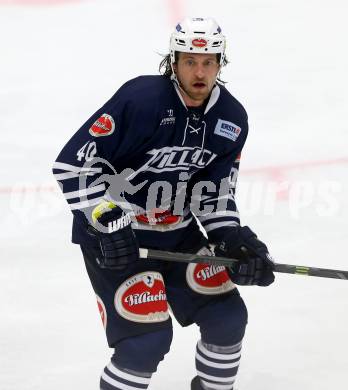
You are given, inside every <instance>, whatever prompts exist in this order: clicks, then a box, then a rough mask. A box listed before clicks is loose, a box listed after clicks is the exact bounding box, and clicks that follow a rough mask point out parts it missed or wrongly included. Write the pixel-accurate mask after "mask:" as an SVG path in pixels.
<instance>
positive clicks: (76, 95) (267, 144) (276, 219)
mask: <svg viewBox="0 0 348 390" xmlns="http://www.w3.org/2000/svg"><path fill="white" fill-rule="evenodd" d="M16 3H21V4H16ZM38 3H41V5H40V4H39V5H38ZM44 3H45V2H44V1H21V2H19V1H18V2H16V1H0V36H1V40H0V58H1V61H0V67H1V71H0V128H1V153H0V161H1V168H0V170H1V184H0V202H1V210H2V211H1V215H2V226H1V263H0V267H1V268H0V293H1V300H0V312H1V321H0V334H1V336H0V388H1V389H3V390H34V389H35V390H46V389H50V390H61V389H83V390H93V389H97V388H98V380H99V379H98V377H99V374H100V371H101V369H102V368H103V366H104V365H105V364H106V363H107V361H108V360H109V357H110V351H109V350H108V349H107V348H106V346H105V340H104V334H103V328H102V325H101V323H100V319H99V318H98V313H97V310H96V303H95V297H94V294H93V292H92V289H91V288H90V285H89V280H88V278H87V275H86V272H85V270H84V266H83V262H82V257H81V254H80V253H79V249H78V247H76V246H73V245H71V244H70V243H69V239H70V223H71V216H70V212H69V210H68V208H67V206H66V204H65V201H64V199H63V197H62V196H61V195H60V194H59V193H58V191H57V189H56V187H55V183H54V181H53V180H52V176H51V165H52V162H53V160H54V159H55V157H56V155H57V153H58V152H59V150H60V149H61V147H62V146H63V144H64V143H65V142H66V141H67V139H68V138H69V137H70V135H71V134H72V133H73V132H74V131H75V130H76V129H77V128H78V127H79V126H80V125H81V124H82V123H83V122H84V121H85V120H86V119H87V118H88V117H89V116H90V114H92V113H93V112H94V111H95V110H96V109H97V108H98V107H99V106H101V105H102V104H103V103H104V102H105V101H106V99H108V98H109V97H110V96H111V95H112V94H113V93H114V91H115V90H116V89H117V88H118V87H119V86H120V85H121V84H122V83H123V82H124V81H126V80H127V79H129V78H131V77H134V76H136V75H139V74H152V73H156V71H157V65H158V62H159V60H160V57H159V56H158V55H157V53H158V52H159V53H165V52H166V51H167V43H168V35H169V33H170V31H171V28H172V24H173V23H174V19H176V18H177V17H179V16H181V15H184V14H188V15H195V16H200V15H203V16H204V15H207V16H214V17H215V18H216V19H217V20H218V21H219V22H220V24H221V25H222V27H223V29H224V31H225V34H226V35H227V37H228V57H229V59H230V61H231V63H230V65H229V66H228V68H226V69H225V70H224V72H223V78H224V79H226V80H228V81H229V84H228V88H229V89H230V90H231V92H232V93H233V94H234V95H235V96H236V97H237V98H238V99H240V100H241V101H242V102H243V103H244V105H245V106H246V108H247V110H248V113H249V118H250V136H249V139H248V142H247V145H246V147H245V150H244V153H243V158H242V165H241V173H240V182H239V193H238V202H239V205H240V211H241V213H242V217H243V218H242V219H243V222H244V223H245V224H249V225H250V226H251V227H252V228H253V229H254V230H255V231H256V232H258V233H259V236H260V237H261V238H262V239H263V240H264V241H266V242H267V243H268V244H269V247H270V248H271V250H272V253H273V255H274V257H275V258H276V259H277V261H278V262H284V263H294V264H304V265H313V266H314V265H317V266H321V267H327V268H331V267H336V268H341V269H348V264H347V254H346V252H347V251H346V241H347V227H348V223H347V220H348V209H347V205H348V203H347V199H348V198H347V195H348V188H347V165H348V154H347V140H348V136H347V130H348V129H347V118H346V111H347V107H348V104H347V103H348V97H347V90H348V76H347V69H348V54H347V44H346V37H347V35H348V26H347V23H346V15H347V11H348V6H347V3H346V1H344V0H331V1H328V0H322V1H314V0H306V1H305V2H303V1H299V0H293V1H276V0H267V1H262V2H260V1H257V0H243V1H242V0H239V1H237V0H233V1H231V0H226V1H223V0H220V1H218V2H212V1H203V0H200V1H194V0H192V1H185V2H184V1H174V0H172V1H169V0H168V1H167V0H166V1H159V0H157V1H156V0H146V1H144V0H132V1H103V0H99V1H92V0H90V1H73V2H71V3H69V2H67V1H63V2H59V1H55V2H53V1H50V2H48V3H51V4H50V5H48V6H45V5H44ZM53 3H56V4H53ZM59 3H60V4H59ZM275 189H277V190H275ZM24 190H25V191H24ZM240 290H241V293H242V295H243V297H244V299H245V301H246V302H247V305H248V308H249V316H250V319H249V325H248V329H247V336H246V338H245V343H244V353H243V358H242V364H241V368H240V375H239V377H238V387H239V389H240V390H247V389H252V390H294V389H296V390H303V389H306V390H327V389H343V388H345V386H346V382H347V381H346V370H347V366H348V359H347V352H346V351H347V349H348V338H347V327H348V314H347V313H348V310H347V309H348V283H347V282H345V281H340V280H328V279H320V278H306V277H300V276H291V275H279V276H278V278H277V283H275V284H274V285H272V286H271V287H269V288H267V289H262V288H241V289H240ZM197 338H198V331H197V329H196V328H194V327H191V328H187V329H181V328H179V327H178V326H177V325H175V336H174V341H173V345H172V350H171V352H170V354H169V355H168V356H167V357H166V359H165V361H164V362H162V363H161V365H160V368H159V371H158V373H157V374H156V375H155V376H154V378H153V382H152V384H151V387H150V388H151V389H153V390H164V389H168V390H174V389H187V388H188V383H189V380H190V378H191V377H192V376H193V375H194V346H195V342H196V340H197ZM190 351H191V352H190Z"/></svg>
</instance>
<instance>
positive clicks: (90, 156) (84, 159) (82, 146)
mask: <svg viewBox="0 0 348 390" xmlns="http://www.w3.org/2000/svg"><path fill="white" fill-rule="evenodd" d="M146 115H150V117H148V118H147V117H146ZM151 120H152V114H151V113H146V112H145V113H144V112H142V111H141V106H140V107H139V105H138V104H134V103H132V102H131V101H127V100H126V99H124V98H123V97H122V91H121V92H118V93H116V94H115V95H114V96H113V97H112V98H111V99H110V100H109V101H108V102H107V103H106V104H105V105H104V106H103V107H101V108H100V109H99V110H98V111H97V112H96V113H95V114H94V115H92V116H91V118H89V119H88V120H87V122H86V123H85V124H83V125H82V127H81V128H80V129H79V130H78V131H77V132H76V133H75V134H74V135H73V136H72V138H71V139H70V140H69V141H68V142H67V144H66V145H65V146H64V147H63V149H62V150H61V152H60V153H59V155H58V157H57V159H56V161H55V162H54V165H53V174H54V177H55V179H56V180H57V181H58V183H59V186H60V188H61V190H62V192H63V194H64V196H65V199H66V201H67V202H68V204H69V206H70V209H71V211H72V212H73V214H74V217H75V218H76V219H77V222H78V223H79V224H81V223H82V224H84V225H85V224H87V223H88V222H90V216H91V210H92V209H93V208H94V207H95V206H96V205H97V204H98V203H99V202H100V201H101V200H102V199H103V198H104V197H105V194H106V191H107V185H108V184H107V182H105V181H103V180H101V176H102V175H108V174H109V175H112V174H113V172H112V170H113V167H115V168H116V169H117V167H118V166H122V164H121V163H120V162H121V161H123V160H125V159H126V157H127V158H129V156H130V155H131V154H132V152H133V150H134V149H135V148H136V147H137V143H139V142H141V136H137V135H136V133H140V134H141V133H142V131H141V130H142V128H143V127H144V123H147V124H148V125H149V127H151V123H149V122H150V121H151ZM94 183H96V184H94Z"/></svg>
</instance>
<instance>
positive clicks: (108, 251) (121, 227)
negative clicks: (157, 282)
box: [88, 202, 139, 271]
mask: <svg viewBox="0 0 348 390" xmlns="http://www.w3.org/2000/svg"><path fill="white" fill-rule="evenodd" d="M92 220H93V226H92V225H89V226H88V233H89V234H90V235H91V236H93V237H94V238H95V239H97V240H98V241H99V245H100V249H101V253H102V256H103V257H102V258H101V259H99V258H98V259H97V262H98V264H99V266H100V267H101V268H109V269H114V270H119V271H121V270H123V269H125V268H126V267H127V265H129V264H131V263H133V262H135V261H137V260H139V245H138V242H137V239H136V237H135V234H134V232H133V229H132V227H131V218H130V215H129V214H126V213H125V212H124V211H123V210H122V209H121V208H120V207H117V206H116V205H115V204H113V203H111V202H103V203H101V204H100V205H98V206H97V207H96V208H95V209H94V210H93V211H92Z"/></svg>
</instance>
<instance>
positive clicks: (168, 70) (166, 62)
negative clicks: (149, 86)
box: [158, 51, 228, 84]
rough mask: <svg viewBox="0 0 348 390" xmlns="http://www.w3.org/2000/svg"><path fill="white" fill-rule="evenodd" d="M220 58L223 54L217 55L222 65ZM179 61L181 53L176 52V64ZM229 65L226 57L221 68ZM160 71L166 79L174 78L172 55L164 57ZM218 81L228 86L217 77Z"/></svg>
mask: <svg viewBox="0 0 348 390" xmlns="http://www.w3.org/2000/svg"><path fill="white" fill-rule="evenodd" d="M220 56H221V54H216V57H217V61H218V62H219V63H220ZM178 60H179V52H177V51H176V52H175V63H177V62H178ZM227 64H228V60H227V58H226V56H225V58H224V60H223V63H222V65H221V66H226V65H227ZM158 70H159V72H160V73H161V75H163V76H164V77H168V78H170V77H171V76H172V74H173V70H172V66H171V60H170V54H167V55H165V56H164V57H163V59H162V61H161V62H160V64H159V67H158ZM216 80H217V82H218V83H220V84H226V83H227V81H223V80H221V79H220V77H217V79H216Z"/></svg>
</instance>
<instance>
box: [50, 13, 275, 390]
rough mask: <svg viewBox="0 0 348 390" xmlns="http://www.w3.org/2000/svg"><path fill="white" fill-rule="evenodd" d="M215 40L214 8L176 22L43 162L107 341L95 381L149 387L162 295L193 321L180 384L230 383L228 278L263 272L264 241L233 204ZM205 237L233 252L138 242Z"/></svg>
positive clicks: (234, 135)
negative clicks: (50, 163) (187, 369)
mask: <svg viewBox="0 0 348 390" xmlns="http://www.w3.org/2000/svg"><path fill="white" fill-rule="evenodd" d="M225 45H226V42H225V36H224V35H222V32H221V29H220V27H219V25H218V24H217V23H216V22H215V21H214V20H213V19H211V18H193V19H189V18H187V19H185V20H184V21H183V22H181V23H179V24H178V25H177V26H176V28H175V30H174V32H173V34H172V36H171V38H170V53H169V54H168V55H167V56H166V57H165V58H164V59H163V61H162V62H161V64H160V70H162V72H161V74H160V75H157V76H140V77H137V78H135V79H133V80H130V81H128V82H126V83H125V84H124V85H123V86H122V87H121V88H120V89H119V90H118V91H117V92H116V93H115V95H114V96H112V97H111V99H110V100H109V101H107V102H106V103H105V104H104V105H103V106H102V107H101V108H100V109H99V110H98V111H97V112H96V113H95V114H94V115H92V116H91V118H90V119H88V120H87V122H86V123H85V124H84V125H83V126H82V127H81V128H80V129H79V130H78V131H77V132H76V133H75V134H74V135H73V136H72V138H71V139H70V140H69V141H68V143H67V144H66V145H65V147H64V148H63V150H62V151H61V152H60V154H59V156H58V157H57V160H56V162H55V163H54V167H53V173H54V175H55V178H56V179H57V180H58V182H59V184H60V188H61V189H62V191H63V193H64V195H65V198H66V199H67V202H68V203H69V206H70V208H71V210H72V212H73V215H74V221H73V232H72V241H73V243H76V244H79V245H80V246H81V249H82V253H83V257H84V260H85V265H86V268H87V272H88V275H89V277H90V280H91V283H92V286H93V289H94V291H95V293H96V296H97V303H98V308H99V311H100V315H101V317H102V321H103V325H104V327H105V332H106V337H107V341H108V345H109V347H110V348H113V349H114V353H113V355H112V357H111V361H110V363H109V364H108V365H107V366H106V367H105V368H104V370H103V372H102V375H101V379H100V389H102V390H116V389H119V390H131V389H134V390H137V389H147V388H148V386H149V384H150V381H151V376H152V374H153V373H154V372H156V370H157V366H158V364H159V363H160V361H161V360H162V359H163V358H164V355H165V354H166V353H167V352H168V351H169V348H170V344H171V340H172V322H171V317H170V315H169V311H168V308H169V306H170V308H171V311H172V313H173V315H174V316H175V318H176V319H177V321H178V322H179V323H180V324H181V325H182V326H188V325H191V324H196V325H198V327H199V330H200V340H198V342H197V347H196V355H195V363H196V369H197V376H196V377H194V378H193V380H192V382H191V389H194V390H197V389H204V390H231V389H233V386H234V382H235V379H236V375H237V371H238V366H239V361H240V357H241V347H242V340H243V337H244V333H245V328H246V324H247V310H246V307H245V304H244V302H243V300H242V298H241V296H240V294H239V292H238V290H237V288H236V285H235V284H239V285H258V286H267V285H269V284H271V283H272V282H273V280H274V276H273V272H272V269H273V262H272V259H271V257H270V256H269V253H268V250H267V247H266V245H265V244H264V243H263V242H262V241H260V240H259V239H258V238H257V236H256V234H255V233H253V231H252V230H251V229H250V228H249V227H247V226H241V225H240V219H239V214H238V211H237V207H236V204H235V199H234V191H235V182H236V180H235V179H236V174H237V172H238V167H239V160H240V154H241V151H242V148H243V146H244V143H245V140H246V137H247V133H248V123H247V114H246V111H245V110H244V108H243V106H242V105H241V104H240V103H239V102H238V101H237V100H236V99H235V98H234V97H233V96H232V95H231V94H230V93H229V92H228V91H227V89H226V88H225V87H224V85H223V82H222V81H221V80H220V71H221V68H222V67H223V66H224V65H226V63H227V60H226V56H225ZM197 221H199V222H197ZM199 225H201V226H199ZM203 230H204V233H203ZM214 247H215V254H216V255H220V256H227V257H234V258H237V259H239V262H238V263H237V265H236V266H233V267H231V268H228V269H226V268H224V267H221V266H212V265H208V264H188V265H187V264H186V265H185V264H183V263H178V262H166V261H154V260H142V259H141V258H139V248H152V249H161V250H167V251H174V252H188V253H198V252H199V253H203V254H205V255H212V254H213V253H212V252H211V249H212V248H214ZM192 352H193V351H192ZM173 375H180V373H179V372H176V371H175V367H174V368H173ZM188 387H189V384H188ZM165 388H168V387H167V384H166V383H163V389H165Z"/></svg>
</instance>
